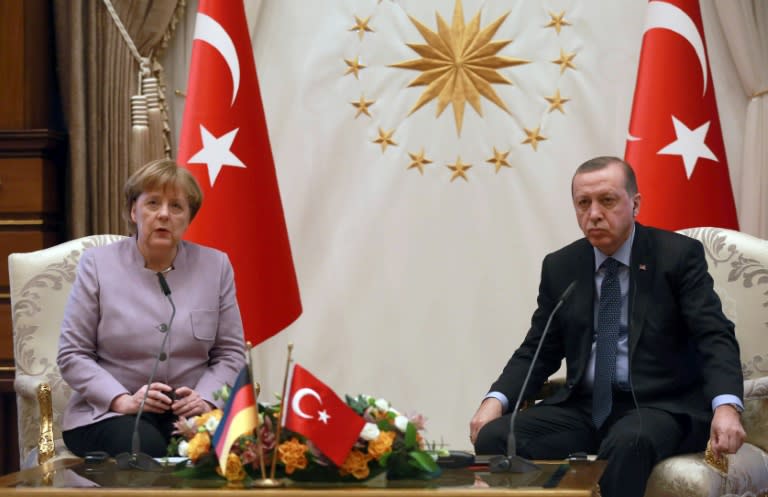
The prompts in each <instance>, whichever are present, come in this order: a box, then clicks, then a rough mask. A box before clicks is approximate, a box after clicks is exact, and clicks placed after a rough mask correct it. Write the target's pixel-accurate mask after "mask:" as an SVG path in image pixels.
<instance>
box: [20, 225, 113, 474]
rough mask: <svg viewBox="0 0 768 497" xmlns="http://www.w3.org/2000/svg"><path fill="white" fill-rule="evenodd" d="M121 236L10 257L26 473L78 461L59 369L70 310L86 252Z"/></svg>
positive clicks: (67, 391)
mask: <svg viewBox="0 0 768 497" xmlns="http://www.w3.org/2000/svg"><path fill="white" fill-rule="evenodd" d="M121 238H123V237H122V236H120V235H93V236H87V237H84V238H79V239H76V240H71V241H68V242H64V243H62V244H59V245H56V246H54V247H49V248H46V249H43V250H38V251H36V252H29V253H17V254H10V255H9V256H8V273H9V276H10V289H11V314H12V320H13V349H14V350H13V354H14V360H15V366H16V378H15V380H14V383H13V386H14V389H15V390H16V398H17V403H18V418H19V461H20V465H21V468H22V469H24V468H28V467H32V466H35V465H37V464H42V463H43V462H46V461H48V460H51V459H52V458H54V457H56V458H63V457H68V456H69V457H74V456H73V455H72V454H71V453H70V452H69V451H67V450H66V448H65V447H64V443H63V441H62V439H61V429H60V420H61V415H62V412H63V411H64V408H65V406H66V404H67V400H68V399H69V396H70V393H71V390H70V388H69V385H67V384H66V383H65V382H64V381H63V380H62V378H61V375H60V373H59V368H58V366H57V365H56V354H57V351H58V344H59V332H60V329H61V321H62V318H63V317H64V306H65V305H66V302H67V298H68V296H69V292H70V289H71V288H72V283H73V282H74V280H75V269H76V268H77V263H78V261H79V260H80V255H81V254H82V253H83V251H84V250H86V249H88V248H90V247H95V246H98V245H107V244H109V243H112V242H115V241H117V240H119V239H121Z"/></svg>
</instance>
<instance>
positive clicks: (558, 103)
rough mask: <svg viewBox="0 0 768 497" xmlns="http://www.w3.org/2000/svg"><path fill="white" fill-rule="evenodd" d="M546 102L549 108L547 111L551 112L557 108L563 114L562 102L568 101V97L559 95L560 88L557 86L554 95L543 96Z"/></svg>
mask: <svg viewBox="0 0 768 497" xmlns="http://www.w3.org/2000/svg"><path fill="white" fill-rule="evenodd" d="M544 98H545V99H546V100H547V102H549V109H548V110H547V112H552V111H553V110H555V109H557V110H559V111H560V113H561V114H565V110H564V109H563V104H564V103H566V102H568V101H569V100H570V98H563V97H561V96H560V89H559V88H558V89H557V91H556V92H555V94H554V95H552V96H551V97H544Z"/></svg>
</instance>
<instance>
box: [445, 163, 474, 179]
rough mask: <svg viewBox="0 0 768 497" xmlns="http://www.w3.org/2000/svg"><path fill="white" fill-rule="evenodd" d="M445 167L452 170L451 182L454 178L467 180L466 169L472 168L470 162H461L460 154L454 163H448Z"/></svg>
mask: <svg viewBox="0 0 768 497" xmlns="http://www.w3.org/2000/svg"><path fill="white" fill-rule="evenodd" d="M445 167H447V168H448V169H450V170H451V171H453V174H451V183H453V180H455V179H456V178H463V179H464V181H467V182H468V181H469V180H468V179H467V170H469V169H470V168H472V164H464V163H463V162H461V156H459V157H458V158H457V159H456V164H448V165H447V166H445Z"/></svg>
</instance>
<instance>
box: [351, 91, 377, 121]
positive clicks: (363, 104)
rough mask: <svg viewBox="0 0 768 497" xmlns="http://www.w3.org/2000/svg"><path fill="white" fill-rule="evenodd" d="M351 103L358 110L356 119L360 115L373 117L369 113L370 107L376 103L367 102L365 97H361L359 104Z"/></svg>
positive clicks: (373, 101)
mask: <svg viewBox="0 0 768 497" xmlns="http://www.w3.org/2000/svg"><path fill="white" fill-rule="evenodd" d="M350 103H351V104H352V106H353V107H355V108H356V109H357V113H356V114H355V119H357V117H358V116H359V115H360V114H365V115H366V116H368V117H371V114H370V113H369V112H368V107H370V106H371V105H373V104H375V103H376V101H375V100H366V99H365V95H360V100H358V101H357V102H350Z"/></svg>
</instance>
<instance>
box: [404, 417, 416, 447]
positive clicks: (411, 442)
mask: <svg viewBox="0 0 768 497" xmlns="http://www.w3.org/2000/svg"><path fill="white" fill-rule="evenodd" d="M416 431H417V430H416V426H415V425H414V424H413V423H410V422H409V423H408V426H407V427H406V428H405V448H406V449H413V448H414V447H416Z"/></svg>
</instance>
